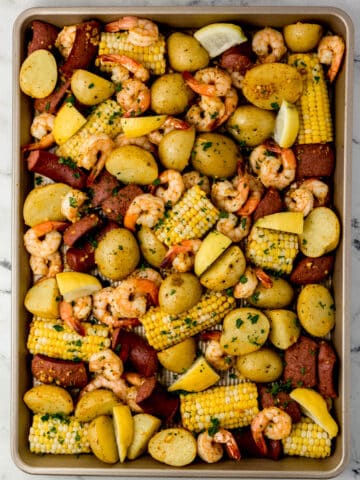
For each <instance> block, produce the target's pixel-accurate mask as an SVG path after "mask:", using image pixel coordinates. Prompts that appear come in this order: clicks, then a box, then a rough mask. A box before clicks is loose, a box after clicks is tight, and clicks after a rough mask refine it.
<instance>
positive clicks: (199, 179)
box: [182, 170, 210, 195]
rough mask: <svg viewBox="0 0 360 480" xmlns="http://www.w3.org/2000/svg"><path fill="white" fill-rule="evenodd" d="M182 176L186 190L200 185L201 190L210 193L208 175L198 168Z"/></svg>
mask: <svg viewBox="0 0 360 480" xmlns="http://www.w3.org/2000/svg"><path fill="white" fill-rule="evenodd" d="M182 178H183V182H184V187H185V190H189V189H190V188H192V187H193V186H194V185H199V187H200V188H201V190H203V191H204V192H205V193H206V194H207V195H209V194H210V180H209V178H208V177H207V176H206V175H202V174H201V173H200V172H198V171H197V170H192V171H191V172H187V173H184V174H183V176H182Z"/></svg>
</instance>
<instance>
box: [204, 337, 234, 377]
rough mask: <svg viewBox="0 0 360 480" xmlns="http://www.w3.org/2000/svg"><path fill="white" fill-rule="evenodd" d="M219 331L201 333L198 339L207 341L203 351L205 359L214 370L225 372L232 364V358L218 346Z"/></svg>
mask: <svg viewBox="0 0 360 480" xmlns="http://www.w3.org/2000/svg"><path fill="white" fill-rule="evenodd" d="M220 336H221V331H220V330H212V331H208V332H202V333H201V335H200V339H201V340H204V341H209V343H208V344H207V346H206V349H205V354H204V355H205V358H206V360H207V361H208V363H210V365H212V366H213V367H214V368H215V369H216V370H220V371H221V372H225V371H227V370H229V369H230V368H231V367H232V366H233V364H234V357H233V356H232V355H228V354H227V353H226V352H225V351H224V350H223V348H222V347H221V345H220Z"/></svg>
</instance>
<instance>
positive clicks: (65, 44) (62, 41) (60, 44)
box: [55, 25, 76, 58]
mask: <svg viewBox="0 0 360 480" xmlns="http://www.w3.org/2000/svg"><path fill="white" fill-rule="evenodd" d="M75 36H76V25H68V26H66V27H63V29H62V30H61V31H60V32H59V34H58V36H57V38H56V40H55V47H56V48H57V49H58V50H59V52H60V54H61V56H63V57H64V58H68V56H69V55H70V52H71V49H72V47H73V45H74V42H75Z"/></svg>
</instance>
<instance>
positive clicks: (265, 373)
mask: <svg viewBox="0 0 360 480" xmlns="http://www.w3.org/2000/svg"><path fill="white" fill-rule="evenodd" d="M236 368H237V369H238V370H239V372H240V373H241V374H242V375H244V376H245V377H246V378H248V379H249V380H251V381H253V382H257V383H266V382H274V381H275V380H277V379H278V378H279V377H280V376H281V374H282V371H283V364H282V360H281V358H280V355H279V354H278V353H276V352H275V351H274V350H271V349H270V348H260V350H256V352H251V353H248V354H247V355H240V356H239V357H237V359H236Z"/></svg>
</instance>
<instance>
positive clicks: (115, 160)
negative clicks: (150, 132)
mask: <svg viewBox="0 0 360 480" xmlns="http://www.w3.org/2000/svg"><path fill="white" fill-rule="evenodd" d="M105 168H106V170H107V171H108V172H109V173H111V175H114V177H116V178H117V179H118V180H119V181H120V182H122V183H137V184H138V185H150V184H151V183H152V182H153V181H154V180H155V179H156V178H157V176H158V167H157V163H156V160H155V158H154V157H153V156H152V154H151V153H150V152H148V151H147V150H145V149H144V148H141V147H138V146H137V145H123V146H122V147H118V148H115V149H114V150H112V151H111V152H110V154H109V156H108V157H107V160H106V164H105Z"/></svg>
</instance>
